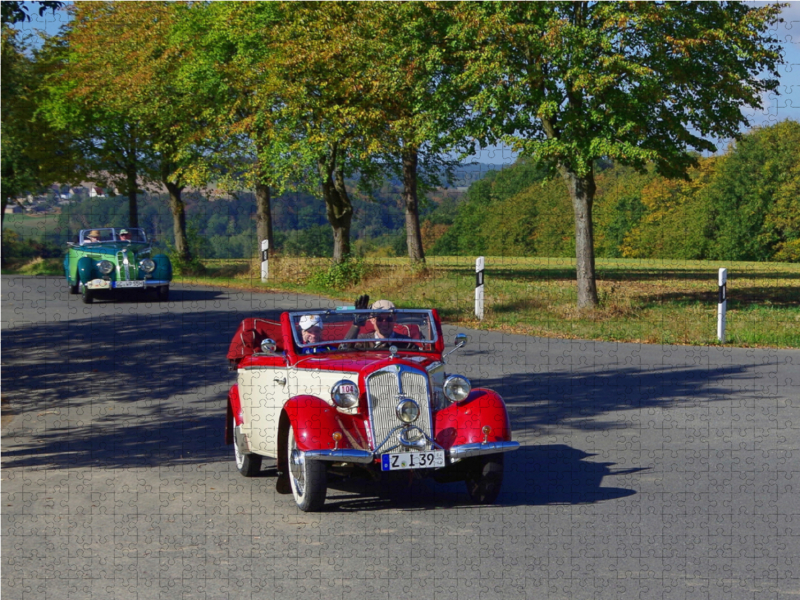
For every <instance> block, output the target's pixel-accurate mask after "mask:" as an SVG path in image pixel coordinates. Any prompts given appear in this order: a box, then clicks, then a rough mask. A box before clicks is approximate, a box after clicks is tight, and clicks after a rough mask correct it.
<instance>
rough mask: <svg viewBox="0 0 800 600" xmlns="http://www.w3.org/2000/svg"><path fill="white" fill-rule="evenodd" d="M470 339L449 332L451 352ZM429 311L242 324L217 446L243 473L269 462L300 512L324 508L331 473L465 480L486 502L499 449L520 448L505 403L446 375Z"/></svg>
mask: <svg viewBox="0 0 800 600" xmlns="http://www.w3.org/2000/svg"><path fill="white" fill-rule="evenodd" d="M466 342H467V336H465V335H463V334H459V335H457V336H456V344H455V347H454V348H453V349H451V350H450V352H452V351H453V350H456V349H458V348H460V347H462V346H463V345H464V344H465V343H466ZM444 346H445V345H444V340H443V339H442V329H441V323H440V321H439V315H438V314H437V312H436V310H400V309H392V310H355V309H337V310H317V311H305V312H286V313H283V314H282V315H281V318H280V322H276V321H270V320H267V319H258V318H249V319H245V320H244V321H243V322H242V324H241V325H240V326H239V329H238V330H237V332H236V334H235V335H234V338H233V340H232V342H231V346H230V350H229V353H228V359H229V360H230V361H231V365H232V368H233V369H235V370H236V371H237V383H236V384H235V385H233V386H232V387H231V389H230V392H229V393H228V418H227V426H226V430H225V441H226V443H228V444H232V445H233V447H234V454H235V458H236V466H237V468H238V470H239V472H240V473H241V474H242V475H244V476H245V477H252V476H254V475H256V474H258V473H259V471H260V469H261V462H262V459H263V458H264V457H269V458H273V459H276V461H277V471H278V479H277V489H278V491H279V492H281V493H292V494H293V496H294V499H295V501H296V503H297V506H298V507H299V508H300V510H303V511H317V510H320V509H321V508H322V506H323V505H324V503H325V496H326V493H327V487H328V483H327V482H328V476H329V475H331V474H337V473H338V474H343V475H348V474H353V473H354V471H356V470H365V471H367V472H368V473H367V474H369V475H371V476H372V477H374V478H378V477H381V476H382V475H381V474H382V473H386V472H392V471H403V470H411V471H413V473H414V474H416V475H419V476H431V477H433V478H434V479H435V480H437V481H450V482H452V481H459V480H461V481H465V482H466V488H467V492H468V494H469V496H470V498H471V499H472V501H473V502H475V503H479V504H488V503H493V502H494V501H495V500H496V498H497V495H498V493H499V492H500V487H501V485H502V481H503V457H504V454H503V453H505V452H508V451H510V450H516V449H517V448H519V443H518V442H513V441H511V426H510V425H509V420H508V413H507V411H506V406H505V404H504V402H503V399H502V398H501V397H500V396H499V395H498V394H497V393H495V392H493V391H492V390H489V389H480V388H478V389H472V388H471V384H470V382H469V381H468V380H467V379H466V378H465V377H462V376H461V375H455V374H447V372H446V366H445V358H446V356H447V354H449V353H450V352H448V353H444V354H443V352H444Z"/></svg>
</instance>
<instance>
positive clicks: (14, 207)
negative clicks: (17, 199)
mask: <svg viewBox="0 0 800 600" xmlns="http://www.w3.org/2000/svg"><path fill="white" fill-rule="evenodd" d="M21 213H22V207H21V206H19V205H18V204H9V205H8V206H6V214H7V215H18V214H21Z"/></svg>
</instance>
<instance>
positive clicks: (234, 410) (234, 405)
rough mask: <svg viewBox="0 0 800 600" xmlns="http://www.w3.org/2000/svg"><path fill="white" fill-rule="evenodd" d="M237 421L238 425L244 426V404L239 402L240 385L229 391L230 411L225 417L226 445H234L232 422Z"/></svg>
mask: <svg viewBox="0 0 800 600" xmlns="http://www.w3.org/2000/svg"><path fill="white" fill-rule="evenodd" d="M233 419H236V424H237V425H241V424H242V403H241V400H239V385H238V384H233V385H232V386H231V389H230V390H228V410H227V414H226V417H225V443H226V444H228V445H230V444H233V427H232V423H231V421H233Z"/></svg>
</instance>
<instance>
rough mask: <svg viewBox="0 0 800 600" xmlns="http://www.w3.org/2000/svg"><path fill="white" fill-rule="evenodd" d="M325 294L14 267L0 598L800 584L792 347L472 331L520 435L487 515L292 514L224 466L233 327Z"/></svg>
mask: <svg viewBox="0 0 800 600" xmlns="http://www.w3.org/2000/svg"><path fill="white" fill-rule="evenodd" d="M331 305H333V303H331V302H329V301H327V300H325V299H320V298H314V297H308V296H296V295H293V294H251V293H249V292H237V291H229V290H218V289H213V288H207V287H180V286H177V287H176V288H174V289H173V294H172V298H171V301H170V302H168V303H163V304H157V303H145V302H137V301H135V300H123V301H118V302H108V303H102V302H99V303H95V304H93V305H90V306H85V305H83V304H81V302H80V298H79V297H78V296H69V295H68V294H67V288H66V285H65V284H64V282H63V281H62V280H61V279H59V278H40V277H36V278H34V277H27V278H26V277H6V276H3V278H2V387H3V389H2V393H3V396H4V399H5V400H7V401H9V402H10V403H11V406H12V408H13V409H14V410H15V412H16V416H15V417H14V419H13V420H12V421H11V422H10V423H8V422H6V420H5V419H4V424H3V431H2V507H0V508H2V596H3V599H4V600H16V599H23V598H24V599H28V598H31V599H33V598H36V599H45V598H58V599H65V598H137V599H142V600H145V599H151V598H165V599H169V600H177V599H179V598H181V599H182V598H226V599H227V598H230V599H233V598H237V599H238V598H256V597H257V598H264V599H270V598H278V597H281V598H290V599H292V600H300V599H305V598H314V599H316V598H342V599H345V598H347V599H351V598H370V600H372V599H378V598H386V599H390V598H391V599H397V598H411V597H413V598H431V599H436V600H442V599H450V598H453V599H468V598H469V599H472V598H476V599H477V598H501V597H502V598H508V599H514V598H536V599H541V598H552V599H556V598H557V599H562V598H563V599H570V600H574V599H584V598H587V599H588V598H625V599H627V598H637V599H647V598H653V599H659V600H664V599H666V598H681V599H686V598H691V599H694V598H720V599H722V598H725V599H740V598H742V599H744V598H748V599H749V598H753V599H755V598H758V599H759V600H762V599H765V598H796V597H797V596H798V594H800V500H798V498H799V497H800V496H798V491H799V490H800V351H782V350H781V351H778V350H744V349H729V348H705V347H682V346H646V345H639V344H616V343H595V342H580V341H564V340H548V339H539V338H530V337H523V336H512V335H503V334H501V333H486V332H467V333H471V335H472V342H471V344H470V345H469V346H468V347H467V348H466V349H465V350H464V351H462V352H460V353H456V354H455V355H452V356H451V360H450V361H449V371H450V372H461V373H462V374H464V375H467V376H468V377H470V378H471V379H472V380H473V384H474V385H481V386H486V387H492V388H495V389H497V390H498V391H499V392H500V393H501V394H502V395H503V397H504V398H505V400H506V402H507V404H508V408H509V411H510V415H511V422H512V426H513V427H514V438H515V439H516V440H518V441H520V442H521V443H522V444H523V447H522V448H521V449H520V450H519V451H518V452H515V453H512V454H510V455H508V456H507V462H506V481H505V485H504V489H503V493H502V494H501V496H500V498H499V500H498V504H497V505H496V506H491V507H475V506H472V505H470V504H469V501H468V499H467V496H466V494H465V493H464V492H463V490H462V485H461V484H448V485H437V484H434V483H429V482H413V483H412V484H411V485H410V486H408V487H406V486H402V485H394V486H386V485H382V486H381V485H377V484H373V483H368V482H365V481H363V480H352V481H347V482H343V483H340V484H336V486H335V487H332V488H331V489H330V491H329V494H328V501H327V503H326V510H325V512H322V513H318V514H304V513H301V512H299V511H298V510H297V509H296V507H295V505H294V502H293V500H292V498H291V496H282V495H278V494H276V493H275V490H274V482H275V478H274V469H273V465H272V464H271V463H267V464H266V469H265V471H264V473H263V474H262V476H260V477H257V478H254V479H245V478H243V477H242V476H241V475H239V474H238V472H237V471H236V469H235V465H234V463H233V457H232V450H231V448H230V447H228V446H225V445H224V444H223V426H224V415H225V395H226V392H227V389H228V387H229V385H230V384H231V382H232V375H231V374H229V373H228V371H227V365H226V361H225V352H226V350H227V346H228V342H229V339H230V336H231V335H232V334H233V332H234V330H235V328H236V325H237V324H238V322H239V321H240V319H242V318H244V317H246V316H251V315H261V316H270V315H271V316H275V315H277V314H278V313H279V312H280V311H281V310H284V309H293V308H298V307H299V308H305V307H328V306H331ZM798 326H800V324H798ZM455 332H456V329H455V328H453V327H446V328H445V335H446V338H447V339H448V340H450V339H452V337H453V335H454V334H455ZM4 409H5V405H4Z"/></svg>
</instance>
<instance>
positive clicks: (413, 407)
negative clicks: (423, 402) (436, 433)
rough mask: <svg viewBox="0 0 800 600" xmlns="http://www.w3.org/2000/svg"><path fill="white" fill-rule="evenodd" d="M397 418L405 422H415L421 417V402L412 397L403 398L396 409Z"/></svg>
mask: <svg viewBox="0 0 800 600" xmlns="http://www.w3.org/2000/svg"><path fill="white" fill-rule="evenodd" d="M395 412H396V413H397V418H398V419H400V420H401V421H402V422H403V423H413V422H414V421H416V420H417V419H418V418H419V404H417V403H416V402H414V401H413V400H412V399H411V398H406V399H404V400H401V401H400V403H399V404H398V405H397V408H396V409H395Z"/></svg>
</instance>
